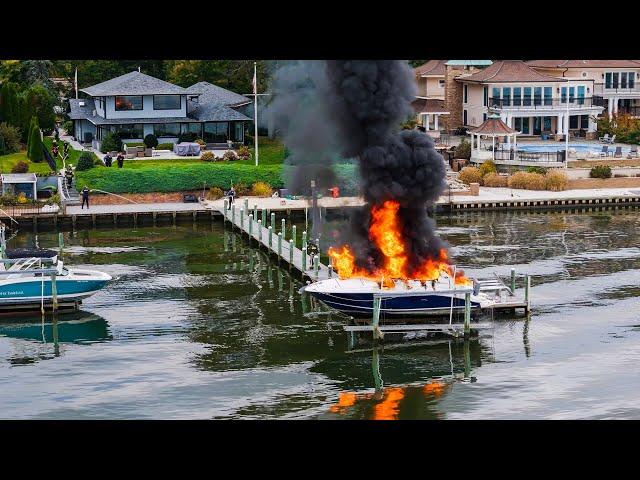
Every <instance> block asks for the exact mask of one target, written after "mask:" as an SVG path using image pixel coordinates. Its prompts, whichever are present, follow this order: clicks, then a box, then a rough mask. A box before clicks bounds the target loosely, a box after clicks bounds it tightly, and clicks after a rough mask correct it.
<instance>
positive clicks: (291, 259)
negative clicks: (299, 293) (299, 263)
mask: <svg viewBox="0 0 640 480" xmlns="http://www.w3.org/2000/svg"><path fill="white" fill-rule="evenodd" d="M295 247H296V244H295V240H294V239H293V238H292V239H291V240H289V269H291V267H292V266H293V250H294V248H295Z"/></svg>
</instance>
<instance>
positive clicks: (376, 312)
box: [371, 296, 384, 339]
mask: <svg viewBox="0 0 640 480" xmlns="http://www.w3.org/2000/svg"><path fill="white" fill-rule="evenodd" d="M381 303H382V299H381V298H380V297H378V296H374V297H373V318H372V319H371V327H372V330H373V338H374V339H378V338H379V339H382V338H383V337H384V334H383V333H382V331H381V330H380V329H379V328H378V326H379V325H380V304H381Z"/></svg>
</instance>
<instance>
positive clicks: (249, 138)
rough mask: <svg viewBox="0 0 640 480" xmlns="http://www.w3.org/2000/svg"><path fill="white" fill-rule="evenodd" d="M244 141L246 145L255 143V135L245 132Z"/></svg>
mask: <svg viewBox="0 0 640 480" xmlns="http://www.w3.org/2000/svg"><path fill="white" fill-rule="evenodd" d="M244 143H245V145H253V135H249V134H248V133H245V135H244ZM285 156H286V155H285Z"/></svg>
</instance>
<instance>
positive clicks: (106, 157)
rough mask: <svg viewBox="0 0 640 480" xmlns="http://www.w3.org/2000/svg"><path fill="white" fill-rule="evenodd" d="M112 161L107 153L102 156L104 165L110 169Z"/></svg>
mask: <svg viewBox="0 0 640 480" xmlns="http://www.w3.org/2000/svg"><path fill="white" fill-rule="evenodd" d="M112 161H113V157H112V156H111V155H109V154H108V153H107V154H106V155H105V156H104V164H105V166H107V167H110V166H111V162H112Z"/></svg>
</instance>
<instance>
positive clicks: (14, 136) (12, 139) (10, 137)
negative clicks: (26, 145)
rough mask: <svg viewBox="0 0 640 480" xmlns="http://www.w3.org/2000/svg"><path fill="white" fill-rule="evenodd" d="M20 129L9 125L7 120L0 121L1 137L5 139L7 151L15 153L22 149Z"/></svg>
mask: <svg viewBox="0 0 640 480" xmlns="http://www.w3.org/2000/svg"><path fill="white" fill-rule="evenodd" d="M20 135H21V134H20V129H19V128H18V127H14V126H13V125H9V124H8V123H6V122H3V123H0V137H2V138H3V139H4V148H5V151H6V153H15V152H19V151H20V147H21V145H20Z"/></svg>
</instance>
